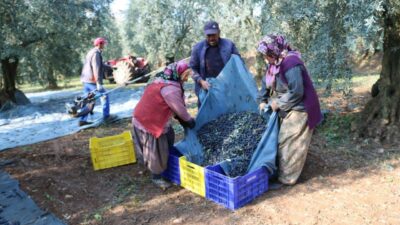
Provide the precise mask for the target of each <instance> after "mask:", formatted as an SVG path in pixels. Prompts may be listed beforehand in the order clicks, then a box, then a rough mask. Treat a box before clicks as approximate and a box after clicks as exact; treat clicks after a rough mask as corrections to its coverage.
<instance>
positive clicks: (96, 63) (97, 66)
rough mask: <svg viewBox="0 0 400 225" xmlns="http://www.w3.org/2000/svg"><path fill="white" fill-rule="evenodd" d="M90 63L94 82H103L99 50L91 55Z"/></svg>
mask: <svg viewBox="0 0 400 225" xmlns="http://www.w3.org/2000/svg"><path fill="white" fill-rule="evenodd" d="M91 65H92V70H93V76H94V80H95V81H96V84H100V85H102V84H103V76H102V74H100V73H101V66H102V65H103V62H102V61H101V55H100V53H99V52H96V53H95V54H94V57H92V61H91Z"/></svg>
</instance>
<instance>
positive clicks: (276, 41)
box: [257, 34, 291, 59]
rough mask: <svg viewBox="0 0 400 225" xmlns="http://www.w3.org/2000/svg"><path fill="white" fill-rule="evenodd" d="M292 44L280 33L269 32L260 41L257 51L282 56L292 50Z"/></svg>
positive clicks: (276, 56) (277, 56)
mask: <svg viewBox="0 0 400 225" xmlns="http://www.w3.org/2000/svg"><path fill="white" fill-rule="evenodd" d="M290 50H291V49H290V46H289V44H288V43H287V42H286V40H285V37H284V36H282V35H278V34H269V35H267V36H265V37H263V39H262V40H261V41H260V42H259V43H258V47H257V51H259V52H260V53H261V54H263V55H270V56H273V57H275V58H277V59H278V58H280V57H282V56H284V55H286V54H287V52H288V51H290Z"/></svg>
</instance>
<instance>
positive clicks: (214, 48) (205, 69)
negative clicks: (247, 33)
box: [189, 21, 240, 107]
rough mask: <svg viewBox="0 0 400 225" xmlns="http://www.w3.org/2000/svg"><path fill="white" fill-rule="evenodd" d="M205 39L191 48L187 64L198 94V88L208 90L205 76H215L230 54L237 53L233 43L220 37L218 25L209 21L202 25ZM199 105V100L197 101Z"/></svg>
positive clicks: (208, 85)
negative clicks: (191, 72)
mask: <svg viewBox="0 0 400 225" xmlns="http://www.w3.org/2000/svg"><path fill="white" fill-rule="evenodd" d="M204 34H205V36H206V39H205V40H203V41H200V42H199V43H197V44H196V45H195V46H193V48H192V55H191V57H190V63H189V66H190V68H191V69H192V70H193V75H192V79H193V80H194V81H195V93H196V95H197V96H198V95H199V91H200V88H202V89H204V90H208V88H209V87H210V84H209V83H208V82H207V80H206V79H207V78H212V77H217V76H218V74H219V73H220V72H221V71H222V69H223V68H224V66H225V64H226V63H227V62H228V61H229V59H230V58H231V55H232V54H236V55H239V56H240V54H239V51H238V50H237V48H236V46H235V44H234V43H233V42H232V41H231V40H229V39H226V38H221V37H220V29H219V25H218V23H217V22H215V21H209V22H207V23H206V24H205V25H204ZM198 107H200V101H198Z"/></svg>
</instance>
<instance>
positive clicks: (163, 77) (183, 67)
mask: <svg viewBox="0 0 400 225" xmlns="http://www.w3.org/2000/svg"><path fill="white" fill-rule="evenodd" d="M190 74H191V70H190V69H189V67H188V64H187V63H186V62H185V61H183V60H182V61H179V62H177V63H172V64H170V65H168V66H167V67H166V68H165V69H164V71H163V72H160V73H158V74H157V75H156V78H155V80H154V81H153V82H152V83H150V84H149V85H148V86H147V87H146V89H145V91H144V93H143V96H142V98H141V99H140V101H139V102H138V104H137V105H136V107H135V109H134V112H133V117H132V124H133V139H134V144H135V149H136V152H137V155H138V156H139V159H141V160H143V162H144V164H145V166H146V167H147V168H148V169H149V170H150V171H151V173H152V175H153V177H152V181H153V183H155V184H156V185H157V186H159V187H161V188H162V189H166V188H168V187H169V186H170V184H169V183H168V182H166V181H165V180H164V179H162V177H161V175H160V174H161V173H162V172H164V170H166V169H167V163H168V155H169V148H170V147H171V146H172V145H173V144H174V139H175V133H174V130H173V129H172V126H171V124H170V119H171V118H172V117H175V118H176V119H178V121H179V122H180V123H181V125H182V126H184V127H189V128H193V127H194V126H195V121H194V119H193V118H192V117H191V116H190V115H189V113H188V112H187V110H186V106H185V101H184V89H183V83H184V82H186V81H187V80H188V77H189V75H190Z"/></svg>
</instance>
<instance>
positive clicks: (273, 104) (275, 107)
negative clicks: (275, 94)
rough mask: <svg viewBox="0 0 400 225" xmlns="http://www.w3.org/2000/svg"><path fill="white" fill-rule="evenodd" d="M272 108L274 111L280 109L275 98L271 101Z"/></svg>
mask: <svg viewBox="0 0 400 225" xmlns="http://www.w3.org/2000/svg"><path fill="white" fill-rule="evenodd" d="M271 108H272V111H274V112H276V111H278V110H279V106H278V103H276V101H274V100H273V101H272V102H271Z"/></svg>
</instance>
